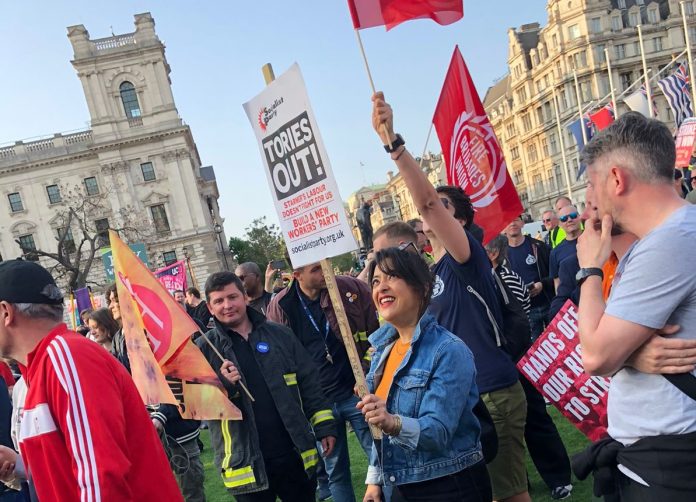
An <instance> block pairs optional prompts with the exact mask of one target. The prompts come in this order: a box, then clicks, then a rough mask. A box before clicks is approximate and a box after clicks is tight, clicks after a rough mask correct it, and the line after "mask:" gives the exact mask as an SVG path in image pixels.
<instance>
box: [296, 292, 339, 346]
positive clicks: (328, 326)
mask: <svg viewBox="0 0 696 502" xmlns="http://www.w3.org/2000/svg"><path fill="white" fill-rule="evenodd" d="M295 284H296V286H297V283H295ZM297 296H298V297H299V298H300V303H301V304H302V308H303V309H304V311H305V314H306V315H307V318H308V319H309V322H311V323H312V326H314V329H316V330H317V333H319V334H320V335H322V336H323V337H324V342H326V341H327V339H328V336H329V330H330V329H331V326H330V325H329V320H328V319H327V320H326V326H325V328H324V333H322V332H321V330H320V329H319V325H317V321H315V320H314V316H313V315H312V312H310V310H309V307H307V304H306V303H305V301H304V298H302V292H301V291H300V287H299V286H297Z"/></svg>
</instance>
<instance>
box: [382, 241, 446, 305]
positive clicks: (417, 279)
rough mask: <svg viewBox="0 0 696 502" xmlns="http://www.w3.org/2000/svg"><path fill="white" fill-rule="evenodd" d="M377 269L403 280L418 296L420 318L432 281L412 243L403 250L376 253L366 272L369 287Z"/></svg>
mask: <svg viewBox="0 0 696 502" xmlns="http://www.w3.org/2000/svg"><path fill="white" fill-rule="evenodd" d="M410 248H413V249H410ZM377 267H379V269H380V270H381V271H382V272H383V273H385V274H388V275H392V276H394V277H398V278H400V279H403V281H404V282H405V283H406V284H408V285H409V286H410V287H411V289H412V290H414V291H415V292H416V294H418V295H419V296H420V298H421V306H420V310H419V312H418V317H419V318H420V316H422V315H423V314H424V313H425V310H426V309H427V308H428V304H429V303H430V297H431V296H432V294H433V282H434V280H433V274H432V272H430V269H429V268H428V265H427V264H426V263H425V260H423V258H421V257H420V255H419V254H418V250H417V249H416V247H415V246H414V245H413V243H408V244H407V245H406V247H405V248H404V249H400V248H385V249H382V250H381V251H377V253H376V254H375V259H374V260H373V261H372V263H370V268H369V270H368V282H369V283H370V285H372V278H373V277H374V275H375V269H376V268H377Z"/></svg>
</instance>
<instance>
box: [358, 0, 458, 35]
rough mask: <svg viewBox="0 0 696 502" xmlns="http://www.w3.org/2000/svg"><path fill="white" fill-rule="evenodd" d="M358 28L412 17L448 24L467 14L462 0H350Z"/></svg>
mask: <svg viewBox="0 0 696 502" xmlns="http://www.w3.org/2000/svg"><path fill="white" fill-rule="evenodd" d="M348 8H349V9H350V15H351V17H352V18H353V26H354V27H355V29H356V30H360V29H363V28H372V27H374V26H386V28H387V30H391V29H392V28H394V27H395V26H397V25H399V24H401V23H403V22H404V21H410V20H411V19H432V20H433V21H435V22H436V23H438V24H441V25H447V24H452V23H455V22H457V21H459V20H460V19H461V18H462V17H463V16H464V3H463V0H348Z"/></svg>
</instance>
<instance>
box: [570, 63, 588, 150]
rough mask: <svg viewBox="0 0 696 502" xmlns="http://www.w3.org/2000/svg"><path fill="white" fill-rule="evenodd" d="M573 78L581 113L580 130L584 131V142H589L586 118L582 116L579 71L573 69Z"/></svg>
mask: <svg viewBox="0 0 696 502" xmlns="http://www.w3.org/2000/svg"><path fill="white" fill-rule="evenodd" d="M573 80H574V81H575V99H576V100H577V102H578V113H579V114H580V130H581V131H582V142H583V143H584V144H585V145H586V144H587V131H585V119H584V118H582V101H581V99H580V84H578V72H577V71H575V70H573Z"/></svg>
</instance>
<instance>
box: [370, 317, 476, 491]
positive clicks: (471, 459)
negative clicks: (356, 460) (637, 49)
mask: <svg viewBox="0 0 696 502" xmlns="http://www.w3.org/2000/svg"><path fill="white" fill-rule="evenodd" d="M397 337H398V334H397V332H396V329H395V328H394V327H393V326H392V325H391V324H385V325H384V326H382V327H381V328H380V329H379V330H377V331H375V332H374V333H373V334H372V335H371V336H370V338H369V340H370V343H371V344H372V345H373V346H374V347H375V348H376V351H375V353H374V354H373V356H372V365H371V367H370V372H369V373H368V375H367V386H368V388H369V389H370V392H374V390H375V389H376V388H377V385H378V384H379V382H380V380H381V377H382V372H383V371H384V365H385V363H386V360H387V357H388V355H389V351H390V349H391V347H392V346H393V344H394V341H395V340H396V339H397ZM478 398H479V393H478V389H477V387H476V368H475V366H474V356H473V354H472V353H471V351H470V350H469V348H468V347H467V346H466V344H465V343H464V342H463V341H461V340H460V339H459V338H458V337H457V336H455V335H453V334H452V333H450V332H449V331H447V330H446V329H444V328H443V327H442V326H440V325H438V324H437V322H436V321H435V318H434V317H433V316H431V315H429V314H425V315H424V316H423V317H422V318H421V320H420V322H419V323H418V326H417V327H416V330H415V332H414V334H413V340H412V341H411V348H410V349H409V351H408V352H407V353H406V356H405V357H404V360H403V361H402V363H401V365H400V366H399V367H398V369H397V370H396V374H395V375H394V381H393V383H392V386H391V388H390V389H389V394H388V396H387V411H388V412H389V413H392V414H397V415H400V416H401V419H402V428H401V433H400V434H399V435H398V436H397V437H389V436H386V435H385V436H384V439H383V440H382V441H381V444H380V445H379V446H380V448H381V454H380V455H379V457H380V458H381V459H382V463H381V470H380V469H379V467H378V462H377V449H376V448H377V447H373V451H372V455H371V459H370V467H369V468H368V474H367V483H368V484H388V485H393V484H395V485H401V484H405V483H415V482H419V481H426V480H429V479H434V478H439V477H442V476H446V475H448V474H453V473H456V472H459V471H461V470H463V469H466V468H467V467H471V466H472V465H474V464H476V463H478V462H480V461H481V460H483V453H482V452H481V443H480V441H479V436H480V433H481V427H480V425H479V422H478V420H477V419H476V417H475V416H474V414H473V412H472V408H473V407H474V405H475V404H476V402H477V401H478Z"/></svg>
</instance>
